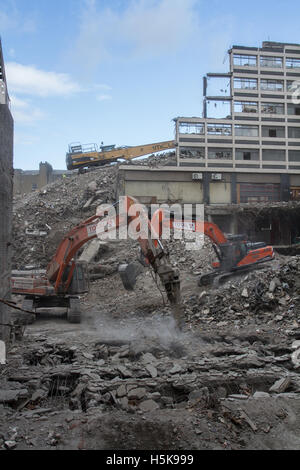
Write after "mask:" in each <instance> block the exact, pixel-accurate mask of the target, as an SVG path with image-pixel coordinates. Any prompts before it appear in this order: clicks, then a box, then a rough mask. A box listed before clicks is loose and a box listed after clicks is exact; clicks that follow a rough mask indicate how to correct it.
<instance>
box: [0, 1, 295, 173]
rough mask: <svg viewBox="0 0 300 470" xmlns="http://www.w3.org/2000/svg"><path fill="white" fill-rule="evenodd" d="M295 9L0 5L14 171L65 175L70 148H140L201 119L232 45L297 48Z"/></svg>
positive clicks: (262, 4) (231, 4) (232, 4)
mask: <svg viewBox="0 0 300 470" xmlns="http://www.w3.org/2000/svg"><path fill="white" fill-rule="evenodd" d="M299 17H300V3H299V2H298V1H295V0H293V1H292V0H285V1H282V0H276V1H274V0H260V1H258V0H252V1H251V2H242V1H240V0H238V1H236V0H227V1H226V2H224V1H220V0H111V1H108V0H0V35H1V38H2V47H3V51H4V56H5V61H6V72H7V79H8V88H9V94H10V97H11V106H12V112H13V116H14V120H15V150H14V166H15V168H22V169H24V170H26V169H37V168H38V164H39V162H40V161H48V162H49V163H51V164H52V166H53V167H54V168H56V169H63V168H65V154H66V151H67V148H68V144H69V143H71V142H75V141H79V142H81V143H94V142H95V143H97V144H99V143H100V142H101V141H103V142H104V144H107V145H109V144H116V145H139V144H145V143H151V142H158V141H160V140H169V139H172V138H173V137H174V123H173V121H172V120H173V118H174V117H176V116H201V115H202V77H203V75H205V74H206V73H207V72H222V71H227V70H228V60H227V58H226V55H227V54H226V53H227V51H228V49H229V48H230V47H231V46H232V45H233V44H240V45H249V46H255V47H260V46H261V43H262V41H265V40H271V41H282V42H292V43H300V30H299Z"/></svg>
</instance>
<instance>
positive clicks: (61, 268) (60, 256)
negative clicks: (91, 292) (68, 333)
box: [11, 196, 183, 328]
mask: <svg viewBox="0 0 300 470" xmlns="http://www.w3.org/2000/svg"><path fill="white" fill-rule="evenodd" d="M133 204H138V201H137V200H136V199H134V198H133V197H129V196H127V197H126V198H125V204H124V207H125V210H122V211H120V210H119V213H117V214H116V216H115V217H109V216H108V213H107V212H102V213H98V214H97V215H95V216H93V217H90V218H89V219H87V220H86V221H84V222H82V223H81V224H79V225H78V226H77V227H75V228H74V229H72V230H71V231H70V232H69V233H68V234H67V235H66V236H65V237H64V239H63V240H62V241H61V243H60V245H59V246H58V248H57V250H56V253H55V255H54V256H53V258H52V260H51V261H50V263H49V264H48V266H47V269H46V271H45V272H44V273H43V274H39V275H38V274H35V273H31V274H30V275H29V276H28V275H27V276H24V272H20V274H19V275H14V276H13V277H12V280H11V284H12V292H13V293H14V294H19V295H23V296H24V301H23V305H22V307H23V309H24V310H27V311H28V310H29V311H33V310H35V309H37V308H49V307H64V308H67V318H68V320H69V322H70V323H80V321H81V308H80V294H84V293H86V292H88V288H89V286H88V275H87V266H86V264H84V263H80V262H78V261H77V260H76V254H77V253H78V251H79V250H80V248H81V247H82V246H83V245H84V244H85V243H87V242H89V241H90V240H92V239H94V238H96V237H97V236H99V232H98V228H99V223H100V222H101V226H102V227H104V229H103V230H104V232H109V231H111V230H113V229H114V230H115V229H119V228H121V227H124V226H125V227H126V226H127V227H129V224H130V223H131V222H134V223H135V224H136V231H137V234H138V235H137V237H136V239H137V241H138V242H139V244H140V248H141V252H142V255H143V257H144V258H145V260H146V261H147V264H148V265H149V266H150V267H151V268H152V269H153V271H154V273H155V274H157V275H158V276H159V278H160V280H161V282H162V285H163V287H164V289H165V291H166V294H167V297H168V300H169V302H170V304H171V308H172V312H173V316H174V318H175V321H176V324H177V326H178V327H179V328H181V327H182V325H183V308H182V305H181V296H180V280H179V275H178V272H177V270H176V269H174V268H173V267H172V266H171V265H170V263H169V261H168V254H167V252H166V251H165V250H164V248H163V245H162V243H161V241H160V240H159V237H158V236H157V235H156V234H155V230H154V227H153V226H152V224H151V221H150V220H149V218H148V212H147V210H146V209H143V208H142V206H140V205H139V206H138V207H139V208H140V211H139V212H137V213H135V214H134V215H130V213H131V212H133V211H131V212H130V208H131V206H132V205H133ZM104 232H103V233H104ZM119 273H120V276H121V279H122V281H123V285H124V287H125V288H126V289H127V290H133V287H134V283H135V280H136V273H137V271H136V270H135V269H134V267H133V264H126V265H121V266H119Z"/></svg>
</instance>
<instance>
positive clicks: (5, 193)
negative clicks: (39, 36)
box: [0, 42, 13, 340]
mask: <svg viewBox="0 0 300 470" xmlns="http://www.w3.org/2000/svg"><path fill="white" fill-rule="evenodd" d="M12 195H13V118H12V115H11V112H10V108H9V96H8V92H7V84H6V76H5V68H4V60H3V54H2V47H1V42H0V217H1V221H0V298H2V299H9V296H10V270H11V265H10V260H11V243H10V240H11V221H12ZM7 323H8V310H7V308H6V306H5V305H4V304H2V303H0V338H1V339H4V340H5V339H7V338H8V335H9V328H7V327H6V326H3V324H7Z"/></svg>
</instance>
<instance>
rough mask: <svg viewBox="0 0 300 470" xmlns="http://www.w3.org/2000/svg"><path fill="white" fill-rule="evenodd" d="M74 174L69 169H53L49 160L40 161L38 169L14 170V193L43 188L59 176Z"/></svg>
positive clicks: (24, 192) (26, 192)
mask: <svg viewBox="0 0 300 470" xmlns="http://www.w3.org/2000/svg"><path fill="white" fill-rule="evenodd" d="M70 174H72V172H71V171H68V170H53V168H52V166H51V165H50V163H48V162H40V165H39V169H38V170H21V169H16V168H15V170H14V195H17V194H21V195H22V194H28V193H30V192H32V191H37V190H39V189H42V188H43V187H44V186H46V185H47V184H50V183H53V182H54V181H56V180H57V179H58V178H62V177H64V176H67V175H70Z"/></svg>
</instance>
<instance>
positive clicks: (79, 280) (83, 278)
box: [63, 261, 90, 295]
mask: <svg viewBox="0 0 300 470" xmlns="http://www.w3.org/2000/svg"><path fill="white" fill-rule="evenodd" d="M69 272H70V268H68V269H67V270H66V272H65V274H64V278H63V280H67V278H68V274H69ZM89 285H90V282H89V271H88V265H87V263H86V262H83V261H80V262H79V261H77V262H76V264H75V269H74V272H73V277H72V282H71V284H70V286H69V289H68V291H67V293H68V294H69V295H78V294H85V293H87V292H88V291H89Z"/></svg>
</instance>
